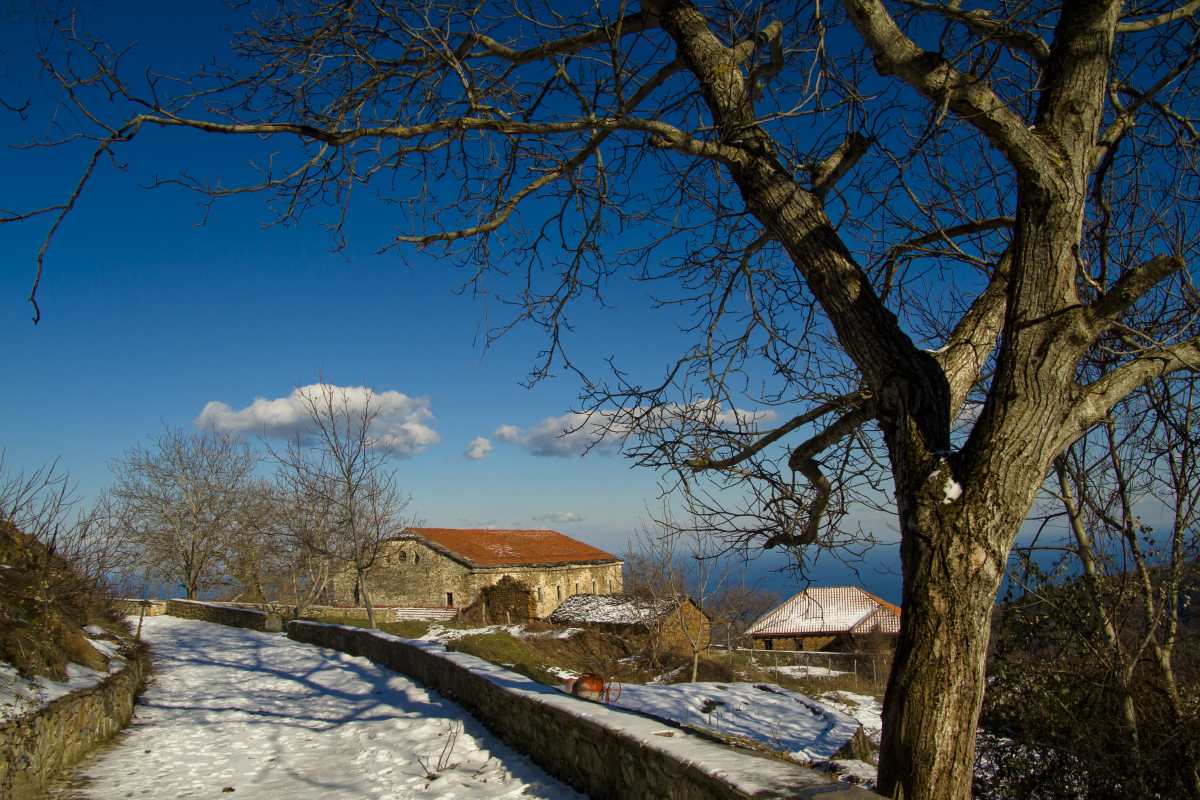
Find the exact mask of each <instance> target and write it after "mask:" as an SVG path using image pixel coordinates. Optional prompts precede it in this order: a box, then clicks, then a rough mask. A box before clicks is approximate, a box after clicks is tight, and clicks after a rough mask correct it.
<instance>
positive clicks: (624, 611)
mask: <svg viewBox="0 0 1200 800" xmlns="http://www.w3.org/2000/svg"><path fill="white" fill-rule="evenodd" d="M548 621H549V622H550V623H552V624H554V625H566V626H580V627H589V626H590V627H595V628H600V629H602V630H609V631H613V632H614V633H621V634H628V633H639V632H640V633H646V634H651V635H654V636H655V637H657V639H658V641H659V643H660V644H661V645H662V647H664V648H665V649H668V650H684V651H690V650H692V649H696V650H703V649H704V648H706V647H708V643H709V638H710V635H711V632H712V621H711V620H710V619H709V617H708V615H707V614H705V613H704V612H703V611H701V610H700V607H699V606H697V605H696V604H695V602H693V601H692V599H691V598H690V597H683V596H679V597H659V598H652V597H637V596H635V595H606V596H601V595H587V594H581V595H576V596H575V597H571V598H569V599H567V600H564V601H563V604H562V605H561V606H559V607H558V608H557V609H555V611H554V613H553V614H551V615H550V617H549V619H548Z"/></svg>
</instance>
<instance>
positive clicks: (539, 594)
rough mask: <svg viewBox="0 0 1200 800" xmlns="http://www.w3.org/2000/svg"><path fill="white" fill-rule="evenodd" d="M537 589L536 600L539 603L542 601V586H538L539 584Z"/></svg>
mask: <svg viewBox="0 0 1200 800" xmlns="http://www.w3.org/2000/svg"><path fill="white" fill-rule="evenodd" d="M537 590H538V602H539V603H540V602H542V587H540V586H539V587H537Z"/></svg>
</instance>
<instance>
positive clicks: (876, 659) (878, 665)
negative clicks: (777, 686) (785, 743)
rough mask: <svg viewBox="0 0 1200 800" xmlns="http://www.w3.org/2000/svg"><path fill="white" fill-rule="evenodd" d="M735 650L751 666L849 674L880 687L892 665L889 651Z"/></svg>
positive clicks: (790, 672)
mask: <svg viewBox="0 0 1200 800" xmlns="http://www.w3.org/2000/svg"><path fill="white" fill-rule="evenodd" d="M737 651H738V652H739V653H747V654H749V658H750V663H751V665H752V666H756V667H758V668H759V669H765V670H770V671H772V672H778V673H779V674H781V675H786V676H788V677H791V678H815V679H822V678H827V679H831V680H832V679H838V678H841V679H845V678H849V679H852V680H854V681H855V682H856V683H857V682H862V683H864V684H867V685H869V686H871V687H873V688H875V689H879V690H881V689H883V688H884V687H885V686H886V685H887V679H888V674H889V673H890V672H891V669H892V654H891V653H890V652H887V651H883V652H870V653H843V652H838V651H833V650H759V649H751V648H747V647H739V648H737Z"/></svg>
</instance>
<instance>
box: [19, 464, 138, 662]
mask: <svg viewBox="0 0 1200 800" xmlns="http://www.w3.org/2000/svg"><path fill="white" fill-rule="evenodd" d="M0 531H3V532H4V534H5V536H6V537H12V539H11V541H12V544H13V546H14V547H15V551H16V553H19V554H22V556H23V558H21V559H20V561H19V565H20V569H21V572H22V574H19V575H15V576H14V575H0V583H4V584H6V585H5V586H4V589H5V591H6V593H7V592H8V591H10V590H11V591H13V592H15V593H16V594H17V595H26V596H29V597H31V599H33V600H35V601H36V603H37V604H38V606H39V607H40V617H41V624H43V625H46V624H47V623H48V622H49V620H50V619H51V617H52V616H53V615H54V614H56V613H59V612H62V611H63V610H66V609H73V610H74V611H75V612H76V613H77V614H78V615H79V617H80V618H83V619H86V618H88V617H96V618H101V617H104V616H107V612H108V611H109V604H108V601H109V599H110V598H111V594H110V593H109V589H110V586H111V585H112V582H113V578H114V576H116V575H118V574H120V573H121V572H122V571H123V570H124V569H125V568H126V566H127V563H128V561H129V559H130V556H131V552H130V549H129V547H128V541H127V539H126V538H125V536H124V530H123V526H122V524H121V520H120V518H119V515H118V513H117V511H116V507H115V506H114V504H113V503H112V502H111V499H110V498H109V497H108V496H107V495H101V496H100V497H99V498H98V499H97V500H96V501H95V503H93V504H92V505H91V506H83V507H81V505H80V502H79V498H78V496H77V495H76V492H75V486H74V484H73V483H72V481H71V480H70V478H69V476H68V475H67V474H66V473H65V472H64V471H62V469H61V468H60V467H59V466H58V463H57V462H54V463H51V464H49V465H46V466H43V467H39V468H36V469H34V470H32V471H29V472H17V471H15V470H12V469H11V468H10V467H9V465H8V462H7V457H6V453H5V452H4V451H3V450H0ZM26 538H27V539H31V540H36V542H37V543H38V545H37V546H34V547H28V546H25V545H24V544H23V542H24V541H25V540H26ZM7 555H9V556H12V555H14V553H12V552H9V553H7ZM7 584H11V585H7ZM10 599H11V598H10ZM51 607H54V609H55V611H53V612H52V611H51ZM20 622H22V623H28V622H29V620H20ZM49 644H52V643H49Z"/></svg>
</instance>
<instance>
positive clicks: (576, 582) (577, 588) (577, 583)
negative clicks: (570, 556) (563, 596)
mask: <svg viewBox="0 0 1200 800" xmlns="http://www.w3.org/2000/svg"><path fill="white" fill-rule="evenodd" d="M575 594H579V581H575Z"/></svg>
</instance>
